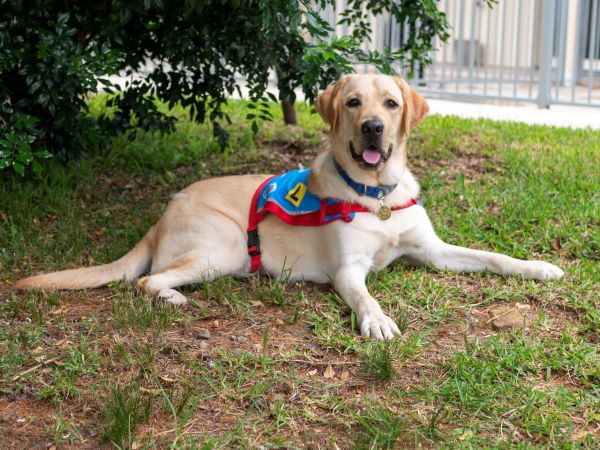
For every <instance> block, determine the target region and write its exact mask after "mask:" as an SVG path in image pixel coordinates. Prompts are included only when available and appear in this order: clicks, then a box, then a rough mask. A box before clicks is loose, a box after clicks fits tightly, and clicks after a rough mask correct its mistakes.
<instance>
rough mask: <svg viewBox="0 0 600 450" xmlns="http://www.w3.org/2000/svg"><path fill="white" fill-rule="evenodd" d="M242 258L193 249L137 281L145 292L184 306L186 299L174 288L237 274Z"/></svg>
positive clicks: (240, 267) (242, 262)
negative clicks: (213, 255)
mask: <svg viewBox="0 0 600 450" xmlns="http://www.w3.org/2000/svg"><path fill="white" fill-rule="evenodd" d="M244 264H245V263H244V260H243V259H242V261H240V258H228V257H227V255H224V254H223V253H221V254H217V255H215V257H214V258H211V257H210V255H207V253H206V252H205V251H201V250H193V251H190V252H187V253H185V254H183V255H182V256H180V257H179V258H177V259H176V260H175V261H173V262H172V263H171V264H169V265H168V266H166V267H164V268H163V269H161V270H160V271H159V272H157V273H154V274H152V275H149V276H147V277H144V278H140V279H139V280H138V284H139V285H140V286H141V287H142V289H144V291H146V292H147V293H149V294H155V295H157V297H158V298H159V299H161V300H164V301H166V302H168V303H172V304H174V305H185V304H186V303H187V299H186V298H185V296H184V295H183V294H182V293H181V292H178V291H176V290H175V289H173V288H175V287H178V286H183V285H186V284H192V283H199V282H201V281H209V280H212V279H214V278H216V277H218V276H220V275H226V274H234V273H240V272H242V271H243V269H244V267H243V266H244Z"/></svg>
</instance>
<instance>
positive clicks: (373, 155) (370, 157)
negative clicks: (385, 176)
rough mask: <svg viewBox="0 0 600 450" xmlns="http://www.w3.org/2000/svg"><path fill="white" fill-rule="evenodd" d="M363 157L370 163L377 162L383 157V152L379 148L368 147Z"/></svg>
mask: <svg viewBox="0 0 600 450" xmlns="http://www.w3.org/2000/svg"><path fill="white" fill-rule="evenodd" d="M362 157H363V159H364V160H365V161H366V162H367V163H369V164H377V163H378V162H379V160H380V159H381V153H379V152H378V151H377V150H370V149H366V150H365V151H364V152H363V154H362Z"/></svg>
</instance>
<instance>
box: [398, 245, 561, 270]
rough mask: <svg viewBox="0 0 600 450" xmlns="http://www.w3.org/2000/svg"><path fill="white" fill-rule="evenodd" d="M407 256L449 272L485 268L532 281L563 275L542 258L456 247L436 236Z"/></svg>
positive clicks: (557, 268)
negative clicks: (529, 258) (538, 259)
mask: <svg viewBox="0 0 600 450" xmlns="http://www.w3.org/2000/svg"><path fill="white" fill-rule="evenodd" d="M407 256H409V257H411V258H412V259H416V260H418V261H419V262H421V263H423V264H432V265H433V266H434V267H436V268H437V269H440V270H450V271H453V272H478V271H484V270H489V271H490V272H493V273H496V274H499V275H522V276H523V277H524V278H532V279H535V280H557V279H560V278H562V277H563V275H564V274H565V273H564V272H563V271H562V270H561V269H560V268H559V267H556V266H555V265H553V264H550V263H547V262H545V261H525V260H522V259H516V258H511V257H510V256H506V255H503V254H500V253H492V252H487V251H483V250H473V249H470V248H465V247H458V246H456V245H451V244H447V243H445V242H444V241H442V240H440V239H439V238H437V236H436V238H435V240H433V242H431V243H430V244H429V245H427V246H423V247H420V248H419V249H418V250H416V251H412V252H410V253H409V254H408V255H407Z"/></svg>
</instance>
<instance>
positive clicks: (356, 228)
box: [346, 207, 418, 269]
mask: <svg viewBox="0 0 600 450" xmlns="http://www.w3.org/2000/svg"><path fill="white" fill-rule="evenodd" d="M416 208H418V207H415V209H416ZM411 209H412V208H411ZM414 216H415V215H414V214H413V213H412V211H398V212H395V213H394V214H392V217H391V218H390V219H388V220H381V219H379V218H378V217H377V216H375V215H373V214H359V215H357V217H356V219H355V220H354V221H353V222H352V223H351V224H348V225H350V226H349V227H348V228H349V233H348V240H346V242H347V244H348V246H349V247H350V248H349V250H351V251H352V253H354V252H356V253H357V254H360V253H362V254H363V255H365V256H367V257H370V258H371V259H372V262H371V265H372V267H373V268H374V269H382V268H384V267H385V266H387V265H388V264H390V263H391V262H392V261H393V260H395V259H396V258H398V257H400V256H402V254H403V253H404V252H405V249H404V247H405V246H406V242H405V239H403V237H405V236H406V234H407V233H408V232H409V231H410V230H411V229H412V228H413V227H414V225H415V223H416V222H415V217H414Z"/></svg>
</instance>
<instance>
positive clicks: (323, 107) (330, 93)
mask: <svg viewBox="0 0 600 450" xmlns="http://www.w3.org/2000/svg"><path fill="white" fill-rule="evenodd" d="M347 81H348V75H346V76H344V77H342V78H340V79H339V80H338V81H337V82H335V83H334V84H332V85H330V86H329V87H328V88H327V89H325V91H323V92H322V93H321V94H320V95H319V96H318V97H317V100H316V101H315V108H317V111H318V113H319V114H320V115H321V117H322V118H323V120H324V121H325V122H326V123H328V124H329V125H330V126H331V129H332V130H333V129H334V128H335V126H336V124H337V116H338V109H339V106H338V97H339V94H340V92H341V91H342V88H343V87H344V85H345V84H346V82H347Z"/></svg>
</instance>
